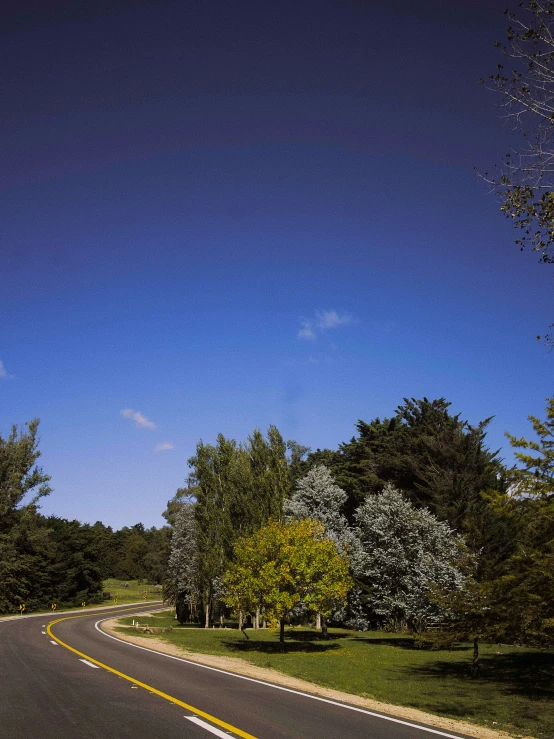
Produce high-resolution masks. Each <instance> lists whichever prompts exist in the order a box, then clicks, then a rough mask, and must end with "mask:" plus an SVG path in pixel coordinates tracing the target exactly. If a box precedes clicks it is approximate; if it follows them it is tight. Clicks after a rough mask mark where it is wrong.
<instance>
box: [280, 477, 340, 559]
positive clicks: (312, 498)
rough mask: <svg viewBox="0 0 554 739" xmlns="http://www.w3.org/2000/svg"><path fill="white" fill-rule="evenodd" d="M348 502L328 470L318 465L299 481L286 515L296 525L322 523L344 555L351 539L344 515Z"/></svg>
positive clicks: (287, 502)
mask: <svg viewBox="0 0 554 739" xmlns="http://www.w3.org/2000/svg"><path fill="white" fill-rule="evenodd" d="M346 499H347V495H346V493H345V492H344V490H343V489H342V488H339V486H338V485H336V484H335V481H334V479H333V476H332V475H331V473H330V472H329V470H328V469H327V467H325V465H323V464H316V465H315V466H314V467H312V469H311V470H310V471H309V472H308V474H307V475H306V476H305V477H302V478H301V479H300V480H298V481H297V483H296V490H295V492H294V493H293V495H292V497H291V498H290V499H289V500H286V501H285V514H286V516H287V517H288V518H292V519H296V520H297V521H301V520H302V519H305V518H309V519H312V520H314V521H319V522H320V523H321V524H323V526H324V528H325V535H326V536H327V538H328V539H331V540H332V541H334V542H335V545H336V547H337V551H338V552H339V553H341V552H343V551H344V550H345V549H348V545H349V544H350V542H351V538H352V537H351V533H350V529H349V526H348V520H347V519H346V516H345V515H344V514H343V513H342V509H343V507H344V504H345V503H346Z"/></svg>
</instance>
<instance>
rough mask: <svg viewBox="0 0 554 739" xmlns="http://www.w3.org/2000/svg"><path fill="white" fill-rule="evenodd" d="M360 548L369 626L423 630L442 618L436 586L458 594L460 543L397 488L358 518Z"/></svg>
mask: <svg viewBox="0 0 554 739" xmlns="http://www.w3.org/2000/svg"><path fill="white" fill-rule="evenodd" d="M356 523H357V527H358V528H357V535H358V541H359V545H358V546H355V547H354V548H353V550H352V558H351V562H352V572H353V574H354V577H355V579H356V582H357V583H359V584H360V585H361V587H362V591H363V596H362V602H363V605H364V610H365V614H366V619H367V620H368V621H372V620H373V621H375V620H376V621H378V622H379V623H381V624H383V623H386V624H388V625H391V626H395V627H396V628H403V627H404V626H406V625H407V626H409V627H410V628H411V629H413V630H414V631H419V630H421V629H422V628H423V627H424V626H425V625H426V624H427V623H429V622H430V621H432V620H436V619H438V618H440V617H441V611H440V609H439V608H438V606H437V604H436V603H435V602H434V601H433V599H432V598H431V597H430V593H431V589H432V588H433V587H440V588H442V589H449V590H458V589H460V588H461V587H462V584H463V575H462V573H461V571H460V569H459V566H458V565H459V561H460V541H459V540H458V539H457V538H456V537H455V536H454V533H453V531H452V530H451V529H450V528H449V527H448V525H447V524H446V523H444V522H441V521H439V520H437V518H436V517H435V516H434V515H433V514H432V513H430V512H429V511H428V510H426V509H417V508H414V506H413V505H412V504H411V503H410V502H409V500H407V499H406V498H405V497H404V496H403V495H402V494H401V493H400V492H399V491H398V490H396V489H395V488H394V487H393V486H392V485H390V484H389V485H387V486H386V487H385V489H384V491H383V492H382V493H380V494H379V495H376V496H372V497H369V498H367V499H366V501H365V502H364V503H363V505H362V506H361V507H360V508H359V509H358V511H357V513H356Z"/></svg>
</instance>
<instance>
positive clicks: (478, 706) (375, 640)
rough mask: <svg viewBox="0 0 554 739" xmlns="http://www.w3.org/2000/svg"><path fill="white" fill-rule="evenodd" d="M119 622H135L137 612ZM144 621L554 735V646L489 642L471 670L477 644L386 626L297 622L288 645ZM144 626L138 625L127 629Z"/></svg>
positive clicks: (403, 697) (302, 670)
mask: <svg viewBox="0 0 554 739" xmlns="http://www.w3.org/2000/svg"><path fill="white" fill-rule="evenodd" d="M119 623H121V624H131V623H132V617H130V618H122V619H120V621H119ZM140 623H141V624H142V623H149V624H150V625H152V626H162V627H163V626H168V625H171V626H173V631H171V632H167V633H164V634H160V635H157V636H156V638H160V639H164V640H165V641H168V642H170V643H172V644H175V645H177V646H179V647H181V648H182V649H185V650H187V651H190V652H199V653H204V654H215V655H222V656H226V657H229V656H232V657H241V658H243V659H245V660H247V661H248V662H250V663H252V664H255V665H258V666H260V667H270V668H273V669H276V670H279V671H280V672H283V673H285V674H288V675H291V676H293V677H298V678H302V679H304V680H308V681H310V682H312V683H317V684H319V685H324V686H326V687H330V688H335V689H336V690H342V691H345V692H347V693H354V694H356V695H361V696H364V697H367V698H374V699H376V700H380V701H384V702H386V703H393V704H396V705H402V706H409V707H411V708H418V709H420V710H422V711H427V712H429V713H434V714H437V715H441V716H447V717H449V718H454V719H458V720H463V721H470V722H472V723H475V724H480V725H482V726H488V727H489V728H497V729H502V730H504V731H508V732H510V733H512V734H514V735H516V736H517V735H529V736H534V737H537V738H538V739H546V738H547V737H553V736H554V651H546V650H537V649H526V648H523V647H507V646H500V645H486V646H484V647H483V648H482V664H483V670H482V676H481V677H480V678H479V679H476V680H472V679H471V678H470V675H469V663H470V656H471V648H470V646H469V645H465V644H460V645H458V646H456V647H454V648H452V649H448V650H438V651H428V650H423V649H419V648H417V647H416V646H415V645H414V643H413V640H412V639H411V638H407V637H406V636H403V635H396V634H386V633H383V632H367V633H360V632H352V631H347V630H344V629H330V638H329V640H328V641H323V640H322V639H321V638H320V635H319V634H318V633H316V632H315V631H313V630H311V629H307V628H304V627H303V628H295V629H289V630H288V632H287V634H286V652H285V653H284V654H283V653H280V652H279V644H278V640H277V634H276V632H274V631H253V630H251V629H249V630H248V632H247V633H248V636H249V637H250V639H249V640H248V641H247V640H246V639H245V638H244V636H243V635H242V634H241V633H240V632H238V631H237V630H236V629H234V630H231V629H228V630H225V629H223V630H220V629H209V630H208V629H192V628H190V625H189V627H186V626H185V627H181V626H179V625H178V624H177V621H175V619H174V617H173V614H172V612H169V611H166V612H164V613H161V614H159V615H156V616H152V617H150V618H141V619H140ZM121 631H125V632H126V633H138V632H135V630H134V629H128V628H126V629H121Z"/></svg>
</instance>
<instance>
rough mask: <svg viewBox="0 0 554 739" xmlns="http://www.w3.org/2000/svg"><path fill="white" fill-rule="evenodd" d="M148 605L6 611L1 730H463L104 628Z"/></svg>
mask: <svg viewBox="0 0 554 739" xmlns="http://www.w3.org/2000/svg"><path fill="white" fill-rule="evenodd" d="M141 610H142V611H145V610H146V607H145V606H143V607H141V608H137V607H136V606H135V607H134V608H130V607H129V606H120V607H111V608H106V609H104V610H97V611H89V612H88V613H85V614H83V613H76V612H74V613H73V614H67V615H65V616H62V615H59V616H58V617H56V618H54V617H53V616H51V615H48V616H34V617H30V616H28V617H23V618H20V619H19V620H10V621H4V620H0V736H1V737H2V738H4V737H5V738H6V739H28V737H36V738H38V739H181V738H182V739H210V738H211V737H213V736H218V737H225V739H229V738H230V737H242V739H284V738H285V737H286V738H287V739H339V738H340V739H439V737H447V738H449V737H452V738H458V737H463V735H462V734H457V733H456V732H449V731H447V730H440V729H435V728H431V727H424V726H422V725H421V724H417V723H411V722H407V721H404V720H400V719H394V718H393V717H386V716H384V715H383V716H381V715H379V714H375V713H372V712H370V711H365V710H363V709H360V708H358V707H348V706H346V705H345V704H341V703H335V702H333V701H327V700H325V699H317V698H314V697H310V696H308V695H306V694H302V693H299V692H297V691H293V690H288V689H283V688H279V687H277V686H272V685H269V684H267V683H263V682H261V681H258V680H254V679H250V678H243V677H240V676H236V675H231V674H229V673H226V672H224V671H220V670H216V669H209V668H206V667H203V666H200V665H195V664H193V663H190V662H186V661H185V660H181V659H176V658H171V657H168V656H166V655H162V654H159V653H155V652H153V651H150V650H148V649H141V648H138V647H136V646H133V645H131V644H128V643H125V642H121V641H119V640H118V639H114V638H111V637H110V636H108V635H106V634H104V633H102V632H101V631H100V623H99V622H101V620H102V619H106V618H108V617H110V616H113V615H114V613H117V612H124V613H125V615H132V614H133V613H139V612H140V611H141ZM148 610H152V606H151V605H150V606H149V608H148Z"/></svg>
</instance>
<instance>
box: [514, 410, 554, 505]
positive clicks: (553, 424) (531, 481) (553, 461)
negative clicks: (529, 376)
mask: <svg viewBox="0 0 554 739" xmlns="http://www.w3.org/2000/svg"><path fill="white" fill-rule="evenodd" d="M546 401H547V404H548V405H547V407H546V420H545V421H541V420H540V419H539V418H537V417H536V416H528V419H529V421H531V424H532V426H533V431H534V432H535V434H536V435H537V436H538V437H539V440H538V441H534V440H531V441H528V440H527V439H524V438H523V437H522V438H517V437H515V436H512V435H511V434H506V436H507V437H508V439H509V440H510V445H511V446H512V447H514V448H515V449H525V450H526V451H524V452H516V454H515V456H516V459H517V460H518V462H520V464H522V465H523V468H519V469H514V470H512V480H513V481H514V483H515V485H516V487H517V491H518V493H519V494H524V495H527V496H532V497H534V498H536V497H543V498H548V497H550V496H551V495H554V398H547V399H546Z"/></svg>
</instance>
